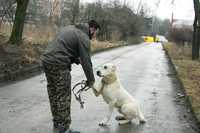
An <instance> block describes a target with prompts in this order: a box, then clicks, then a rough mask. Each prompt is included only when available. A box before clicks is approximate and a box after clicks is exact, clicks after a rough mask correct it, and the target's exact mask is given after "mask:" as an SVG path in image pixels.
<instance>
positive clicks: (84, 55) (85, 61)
mask: <svg viewBox="0 0 200 133" xmlns="http://www.w3.org/2000/svg"><path fill="white" fill-rule="evenodd" d="M79 55H80V60H81V65H82V68H83V70H84V73H85V75H86V78H87V81H88V83H89V86H90V87H91V86H92V85H93V83H94V81H95V78H94V74H93V68H92V62H91V56H90V40H89V39H87V36H84V35H82V34H80V36H79Z"/></svg>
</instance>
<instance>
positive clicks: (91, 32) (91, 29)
mask: <svg viewBox="0 0 200 133" xmlns="http://www.w3.org/2000/svg"><path fill="white" fill-rule="evenodd" d="M88 25H89V38H90V39H92V38H93V37H94V36H95V34H96V31H97V30H98V29H100V25H99V24H98V23H97V22H96V21H95V20H90V21H89V22H88Z"/></svg>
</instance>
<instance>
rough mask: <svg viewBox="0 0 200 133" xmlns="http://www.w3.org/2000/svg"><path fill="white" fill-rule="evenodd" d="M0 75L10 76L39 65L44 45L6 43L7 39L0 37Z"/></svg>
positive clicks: (25, 42)
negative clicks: (14, 72) (15, 72)
mask: <svg viewBox="0 0 200 133" xmlns="http://www.w3.org/2000/svg"><path fill="white" fill-rule="evenodd" d="M0 40H1V41H0V74H1V75H2V74H10V73H11V72H13V71H17V70H20V69H24V68H27V67H30V66H32V65H33V64H38V63H39V58H40V55H41V53H42V52H43V50H44V49H45V47H46V45H45V44H32V43H30V42H28V41H24V42H23V44H21V45H12V44H9V43H6V42H7V40H8V38H7V37H6V36H3V35H1V36H0Z"/></svg>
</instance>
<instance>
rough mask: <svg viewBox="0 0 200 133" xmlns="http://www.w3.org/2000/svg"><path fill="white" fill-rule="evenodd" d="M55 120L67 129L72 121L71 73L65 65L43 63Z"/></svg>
mask: <svg viewBox="0 0 200 133" xmlns="http://www.w3.org/2000/svg"><path fill="white" fill-rule="evenodd" d="M42 65H43V69H44V72H45V75H46V79H47V91H48V96H49V102H50V108H51V113H52V117H53V122H54V123H56V124H58V125H59V126H62V127H63V128H65V129H66V130H67V129H68V128H69V126H70V123H71V115H70V109H71V108H70V107H71V74H70V70H69V69H67V68H66V67H63V66H58V65H50V64H46V63H42Z"/></svg>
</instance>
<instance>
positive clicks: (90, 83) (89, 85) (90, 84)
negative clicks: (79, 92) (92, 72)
mask: <svg viewBox="0 0 200 133" xmlns="http://www.w3.org/2000/svg"><path fill="white" fill-rule="evenodd" d="M86 85H87V86H88V87H90V88H92V87H93V85H94V81H90V82H89V81H88V80H87V81H86Z"/></svg>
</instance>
